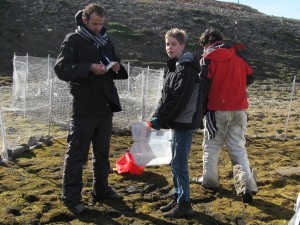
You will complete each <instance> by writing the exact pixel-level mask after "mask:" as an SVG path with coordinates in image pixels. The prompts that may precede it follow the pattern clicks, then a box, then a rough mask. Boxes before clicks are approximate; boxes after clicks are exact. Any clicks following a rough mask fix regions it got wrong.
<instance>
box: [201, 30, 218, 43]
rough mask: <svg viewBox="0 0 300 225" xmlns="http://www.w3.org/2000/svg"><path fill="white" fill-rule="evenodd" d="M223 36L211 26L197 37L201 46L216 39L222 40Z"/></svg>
mask: <svg viewBox="0 0 300 225" xmlns="http://www.w3.org/2000/svg"><path fill="white" fill-rule="evenodd" d="M222 40H223V36H222V35H221V34H220V33H219V32H218V31H216V30H215V29H213V28H209V29H206V30H205V31H204V32H203V33H202V34H201V35H200V37H199V43H200V45H201V46H204V45H206V44H213V43H214V42H216V41H222Z"/></svg>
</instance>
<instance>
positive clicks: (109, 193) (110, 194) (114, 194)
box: [105, 187, 123, 200]
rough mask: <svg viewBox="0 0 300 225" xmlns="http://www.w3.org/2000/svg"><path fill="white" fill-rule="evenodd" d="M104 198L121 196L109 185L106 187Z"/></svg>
mask: <svg viewBox="0 0 300 225" xmlns="http://www.w3.org/2000/svg"><path fill="white" fill-rule="evenodd" d="M105 198H106V199H111V200H122V199H123V196H122V195H119V194H118V193H117V192H115V191H114V189H112V188H111V187H108V189H107V194H106V196H105Z"/></svg>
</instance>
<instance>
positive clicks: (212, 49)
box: [203, 42, 253, 111]
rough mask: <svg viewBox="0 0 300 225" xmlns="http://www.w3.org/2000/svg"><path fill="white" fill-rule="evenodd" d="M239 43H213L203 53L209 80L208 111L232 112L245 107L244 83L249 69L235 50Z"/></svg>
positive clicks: (249, 72)
mask: <svg viewBox="0 0 300 225" xmlns="http://www.w3.org/2000/svg"><path fill="white" fill-rule="evenodd" d="M240 47H241V46H238V47H237V46H235V47H234V46H233V47H231V46H228V45H227V44H225V43H224V42H216V43H214V44H212V45H211V46H209V47H208V48H207V49H206V51H205V52H204V54H203V60H204V61H205V64H206V66H207V67H208V68H207V72H208V78H210V79H211V86H210V90H209V94H208V102H207V109H208V110H210V111H233V110H244V109H247V108H248V101H247V93H246V85H247V76H250V75H252V72H253V71H252V68H251V67H250V66H249V64H248V63H247V62H246V61H245V59H244V58H243V57H242V56H241V55H240V54H239V53H238V52H236V48H240Z"/></svg>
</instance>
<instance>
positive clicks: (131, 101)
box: [0, 55, 163, 160]
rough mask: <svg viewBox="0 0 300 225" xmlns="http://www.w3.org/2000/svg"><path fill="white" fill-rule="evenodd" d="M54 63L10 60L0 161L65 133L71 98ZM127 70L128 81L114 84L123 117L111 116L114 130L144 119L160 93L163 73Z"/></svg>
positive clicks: (0, 122)
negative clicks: (32, 143) (10, 80)
mask: <svg viewBox="0 0 300 225" xmlns="http://www.w3.org/2000/svg"><path fill="white" fill-rule="evenodd" d="M54 62H55V59H52V58H50V57H48V58H39V57H29V56H28V55H27V56H14V63H13V66H14V72H13V86H12V87H1V88H0V94H1V97H0V112H1V114H0V147H1V149H0V156H1V159H4V160H7V159H8V152H10V151H13V150H14V149H15V148H16V147H17V146H20V145H29V146H30V140H31V139H32V137H34V138H35V139H39V138H42V137H45V136H53V137H55V138H58V137H63V136H65V135H66V133H67V131H68V129H69V122H70V116H71V102H72V96H71V95H70V93H69V90H70V89H69V84H68V83H67V82H64V81H61V80H59V79H58V78H57V77H56V75H55V73H54V71H53V65H54ZM126 66H127V70H128V71H129V79H128V80H116V81H115V84H116V87H117V89H118V92H119V95H120V101H121V105H122V107H123V111H122V112H119V113H116V114H115V116H114V120H113V121H114V128H115V129H117V130H122V129H126V130H127V129H128V128H129V127H130V124H131V123H132V122H133V121H134V122H136V121H144V120H146V119H149V118H150V116H151V113H152V112H153V110H154V109H155V107H156V104H157V102H158V98H159V95H158V93H159V92H160V90H161V86H162V79H163V70H162V69H161V70H152V69H149V68H138V67H130V65H129V64H128V65H125V67H126Z"/></svg>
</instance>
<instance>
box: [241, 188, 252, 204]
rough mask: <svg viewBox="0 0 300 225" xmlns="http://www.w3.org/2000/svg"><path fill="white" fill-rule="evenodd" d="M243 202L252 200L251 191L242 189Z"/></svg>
mask: <svg viewBox="0 0 300 225" xmlns="http://www.w3.org/2000/svg"><path fill="white" fill-rule="evenodd" d="M243 202H244V203H251V202H253V196H252V193H251V191H248V190H246V191H243Z"/></svg>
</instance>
